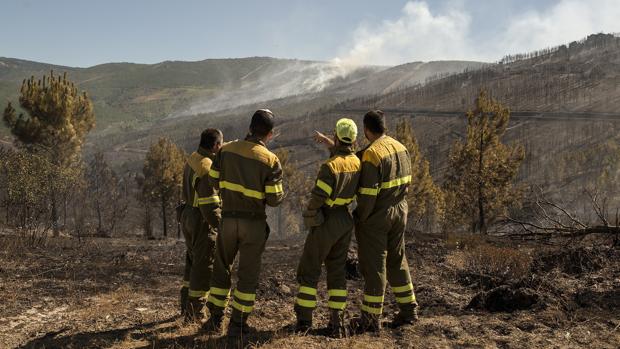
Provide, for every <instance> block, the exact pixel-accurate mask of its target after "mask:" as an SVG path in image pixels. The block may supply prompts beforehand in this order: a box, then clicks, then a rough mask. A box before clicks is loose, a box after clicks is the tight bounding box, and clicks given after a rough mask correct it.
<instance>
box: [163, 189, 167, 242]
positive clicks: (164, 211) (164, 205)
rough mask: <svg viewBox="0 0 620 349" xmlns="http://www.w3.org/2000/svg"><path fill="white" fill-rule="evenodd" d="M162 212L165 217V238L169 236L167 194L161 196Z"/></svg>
mask: <svg viewBox="0 0 620 349" xmlns="http://www.w3.org/2000/svg"><path fill="white" fill-rule="evenodd" d="M161 214H162V218H163V224H164V238H165V237H168V220H167V217H166V196H165V195H162V196H161Z"/></svg>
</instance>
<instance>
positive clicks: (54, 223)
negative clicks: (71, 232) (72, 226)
mask: <svg viewBox="0 0 620 349" xmlns="http://www.w3.org/2000/svg"><path fill="white" fill-rule="evenodd" d="M51 199H52V216H51V220H52V232H53V235H54V237H58V236H60V229H59V227H58V205H57V203H56V199H57V198H56V189H52V192H51Z"/></svg>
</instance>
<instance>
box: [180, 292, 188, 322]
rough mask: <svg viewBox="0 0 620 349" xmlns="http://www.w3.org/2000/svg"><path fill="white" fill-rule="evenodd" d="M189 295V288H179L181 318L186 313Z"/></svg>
mask: <svg viewBox="0 0 620 349" xmlns="http://www.w3.org/2000/svg"><path fill="white" fill-rule="evenodd" d="M188 293H189V288H187V287H181V292H180V294H181V301H180V303H181V304H180V305H181V316H183V317H185V313H187V299H188V297H189V295H188Z"/></svg>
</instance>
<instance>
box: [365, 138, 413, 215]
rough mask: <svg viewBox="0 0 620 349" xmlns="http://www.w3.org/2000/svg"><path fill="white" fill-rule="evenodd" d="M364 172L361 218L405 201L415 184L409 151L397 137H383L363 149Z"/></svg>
mask: <svg viewBox="0 0 620 349" xmlns="http://www.w3.org/2000/svg"><path fill="white" fill-rule="evenodd" d="M361 159H362V172H361V176H360V183H359V190H358V194H357V208H356V210H355V212H356V215H357V217H358V219H359V220H360V221H361V222H364V221H365V220H366V219H368V217H369V216H370V215H371V214H372V213H373V212H375V211H377V210H380V209H384V208H388V207H390V206H393V205H396V204H398V203H399V202H401V201H402V200H403V199H404V198H405V197H406V195H407V191H408V188H409V184H410V183H411V158H410V156H409V151H408V150H407V148H405V146H404V145H402V144H401V143H400V142H398V141H397V140H395V139H393V138H392V137H389V136H382V137H380V138H378V139H376V140H375V141H374V142H372V143H371V144H370V145H369V146H368V147H367V148H366V149H364V150H363V151H362V156H361Z"/></svg>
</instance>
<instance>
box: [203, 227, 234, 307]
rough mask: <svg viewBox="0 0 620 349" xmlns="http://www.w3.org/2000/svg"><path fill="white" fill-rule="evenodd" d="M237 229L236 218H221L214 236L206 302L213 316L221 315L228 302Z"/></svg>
mask: <svg viewBox="0 0 620 349" xmlns="http://www.w3.org/2000/svg"><path fill="white" fill-rule="evenodd" d="M238 229H239V224H238V219H234V218H223V219H222V223H221V227H220V230H219V232H218V234H217V238H216V247H215V260H214V263H213V274H212V275H211V287H210V291H209V299H208V302H207V307H208V308H209V312H210V313H211V315H212V316H213V317H221V316H222V315H223V314H224V310H225V309H226V306H227V304H228V296H229V294H230V275H231V271H232V264H233V262H234V260H235V256H236V255H237V251H238V238H239V236H238Z"/></svg>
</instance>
